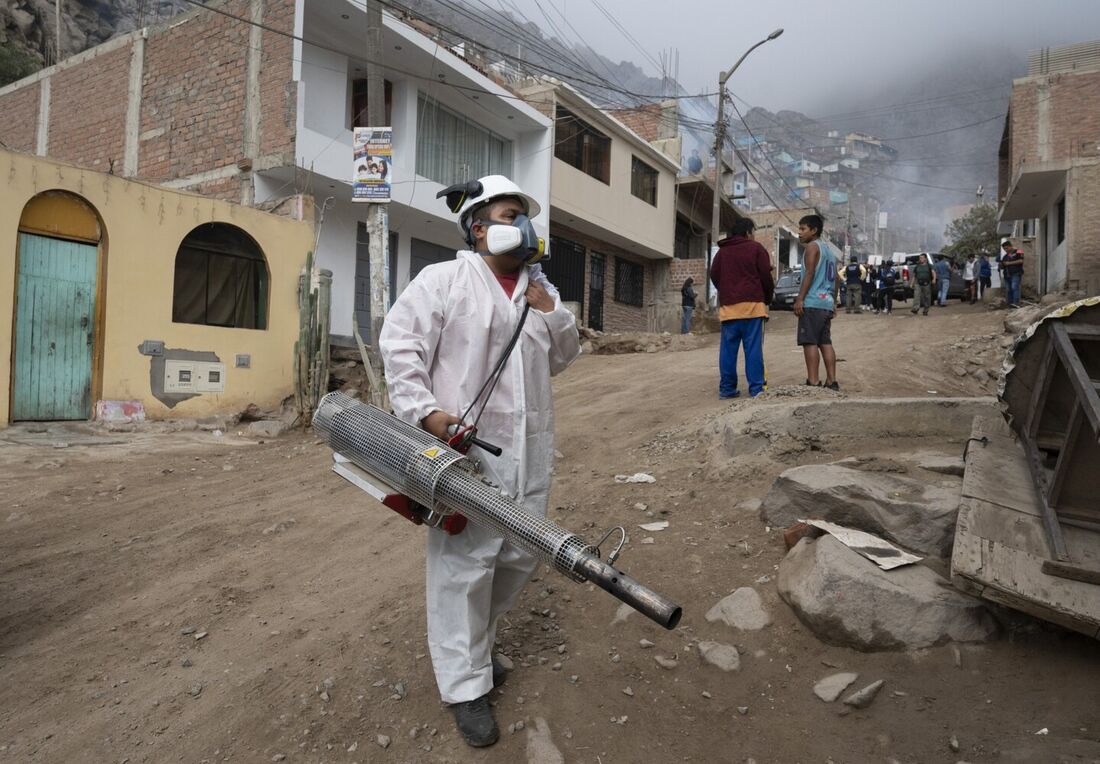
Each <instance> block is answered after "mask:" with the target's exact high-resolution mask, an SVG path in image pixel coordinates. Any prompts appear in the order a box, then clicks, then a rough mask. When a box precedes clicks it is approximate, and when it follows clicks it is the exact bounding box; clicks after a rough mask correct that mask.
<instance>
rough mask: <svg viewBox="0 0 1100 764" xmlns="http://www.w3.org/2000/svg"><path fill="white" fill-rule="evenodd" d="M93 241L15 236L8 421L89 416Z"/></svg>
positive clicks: (26, 234) (95, 259)
mask: <svg viewBox="0 0 1100 764" xmlns="http://www.w3.org/2000/svg"><path fill="white" fill-rule="evenodd" d="M97 261H98V257H97V249H96V247H95V245H94V244H80V243H78V242H75V241H66V240H63V239H53V238H49V237H47V236H37V235H34V234H29V233H21V234H19V275H18V287H17V288H18V291H17V297H16V299H17V305H16V311H15V341H14V344H15V363H14V365H13V368H12V372H13V378H12V412H11V418H12V420H13V421H49V420H62V419H90V418H91V415H92V350H93V347H94V345H95V300H96V264H97Z"/></svg>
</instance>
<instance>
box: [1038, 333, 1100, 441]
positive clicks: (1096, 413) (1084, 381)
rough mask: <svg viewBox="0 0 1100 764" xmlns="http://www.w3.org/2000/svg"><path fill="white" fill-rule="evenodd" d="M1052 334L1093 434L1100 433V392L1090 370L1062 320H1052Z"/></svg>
mask: <svg viewBox="0 0 1100 764" xmlns="http://www.w3.org/2000/svg"><path fill="white" fill-rule="evenodd" d="M1050 336H1051V339H1052V340H1053V341H1054V349H1055V350H1056V351H1057V352H1058V357H1059V358H1060V359H1061V361H1062V365H1063V366H1065V367H1066V371H1067V372H1068V373H1069V379H1070V382H1071V383H1072V384H1073V388H1074V390H1075V391H1076V393H1077V398H1078V400H1079V401H1080V403H1081V405H1082V406H1084V410H1085V417H1086V418H1087V419H1088V422H1089V426H1090V427H1092V432H1093V435H1094V436H1097V435H1100V394H1098V393H1097V392H1096V389H1095V388H1094V387H1093V385H1092V380H1091V379H1089V375H1088V372H1086V371H1085V367H1084V366H1083V365H1082V363H1081V358H1080V356H1078V355H1077V349H1076V348H1074V347H1073V343H1072V342H1071V341H1070V339H1069V335H1068V334H1067V333H1066V327H1065V326H1063V325H1062V324H1061V322H1054V321H1052V322H1050Z"/></svg>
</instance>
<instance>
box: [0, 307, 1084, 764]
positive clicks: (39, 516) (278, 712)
mask: <svg viewBox="0 0 1100 764" xmlns="http://www.w3.org/2000/svg"><path fill="white" fill-rule="evenodd" d="M1003 317H1004V314H1003V313H989V312H987V311H985V310H984V308H971V307H966V306H957V305H953V306H952V307H949V308H946V309H943V310H939V311H936V312H934V313H933V315H932V316H930V317H928V318H924V317H911V316H910V315H909V314H908V313H899V314H896V315H894V316H890V317H884V316H882V317H879V316H871V315H862V316H846V315H841V316H840V317H838V319H837V321H836V324H835V326H834V338H835V343H836V347H837V350H838V355H839V357H840V360H841V363H840V372H839V378H840V383H841V386H842V391H843V392H842V394H844V395H853V396H855V395H859V396H874V397H906V396H926V395H927V396H944V395H950V396H960V395H983V394H984V395H988V394H990V393H992V392H993V389H994V383H993V381H992V380H989V381H986V382H982V381H981V379H980V377H981V375H978V374H977V371H978V370H979V369H981V370H988V369H991V368H994V367H995V366H996V365H997V363H998V359H999V357H1000V353H1001V352H1002V351H1001V338H1002V337H1001V334H1000V323H1001V321H1002V319H1003ZM793 326H794V322H793V317H792V316H790V315H789V314H786V315H777V316H775V317H774V318H773V320H772V321H771V322H770V325H769V327H768V329H767V342H766V353H767V364H768V374H769V381H770V383H771V385H772V387H773V388H775V387H778V386H784V385H797V384H799V383H800V382H801V381H802V379H803V377H804V369H803V368H802V361H801V353H800V352H799V351H798V349H797V348H796V347H795V346H794V340H793ZM972 361H973V362H972ZM555 389H556V406H557V409H558V448H559V450H560V451H561V453H562V454H563V456H562V458H561V459H559V461H558V468H557V472H556V482H555V486H554V491H553V496H552V501H551V506H552V508H553V509H552V510H551V516H552V517H553V518H554V519H555V520H557V521H558V522H560V523H562V524H563V525H565V526H567V527H569V528H570V529H572V530H575V531H578V532H581V533H583V534H584V535H585V536H587V537H588V538H590V539H592V540H593V541H594V540H595V539H596V538H597V537H598V536H597V534H598V533H601V532H602V530H603V529H604V528H606V527H609V526H613V525H619V524H623V525H627V526H628V528H629V529H630V530H631V542H632V543H631V544H630V545H629V546H628V547H627V551H626V552H625V553H624V556H623V557H622V559H621V565H622V567H623V568H624V569H625V570H627V571H628V572H630V573H631V574H632V575H634V576H635V577H636V578H638V579H640V580H641V581H643V582H644V583H646V584H648V585H650V586H652V587H653V588H655V589H657V590H659V591H661V592H664V593H666V594H668V595H669V596H671V597H673V598H675V599H677V600H678V601H679V602H681V603H682V605H683V607H684V613H685V615H684V619H683V622H682V625H681V627H680V628H679V629H677V630H676V631H673V632H665V631H663V630H661V629H659V628H658V627H656V626H654V625H652V624H650V623H648V622H646V621H645V620H644V619H643V618H642V617H641V616H639V615H637V614H634V615H630V616H628V617H626V618H625V620H620V621H619V622H616V623H613V620H614V619H615V615H616V611H617V605H618V603H617V602H616V601H615V600H613V599H612V598H610V597H608V596H607V595H606V594H604V593H603V592H600V591H595V590H593V588H592V587H590V586H580V585H577V584H574V583H572V582H570V581H567V580H566V579H564V578H562V577H561V576H559V575H558V574H556V573H550V572H547V571H545V570H542V571H540V572H539V573H537V574H536V579H535V580H533V581H532V583H531V584H530V586H529V587H528V589H527V591H526V593H525V595H524V597H523V599H522V601H521V604H520V605H519V606H518V607H517V608H516V610H515V611H513V613H512V615H511V616H510V618H509V619H508V622H507V623H506V624H504V625H503V627H502V631H501V633H500V635H499V639H500V642H501V647H502V649H503V651H504V652H505V653H507V654H508V655H509V656H510V657H511V658H512V660H513V661H514V662H515V664H516V669H515V670H514V671H513V672H511V674H510V677H509V679H508V682H507V684H506V685H505V686H504V687H503V688H502V689H501V690H500V691H499V693H498V695H497V698H496V713H497V717H498V720H499V722H500V724H501V726H502V728H503V733H504V734H503V736H502V739H501V741H500V743H498V744H497V745H496V746H494V747H493V748H492V749H489V750H486V751H481V752H475V751H472V750H471V749H468V748H467V747H466V746H465V745H464V744H463V743H462V742H461V740H460V738H459V737H458V735H457V733H456V732H455V730H454V726H453V722H452V720H451V716H450V713H449V711H448V710H447V709H446V708H444V707H443V706H442V705H441V704H440V702H439V700H438V695H437V693H436V691H435V687H434V681H433V678H432V674H431V667H430V663H429V660H428V658H427V656H426V652H427V649H426V644H425V638H424V633H425V625H424V607H423V586H424V584H423V551H422V549H423V542H424V531H423V529H421V528H417V527H415V526H412V525H411V524H409V523H407V522H406V521H404V520H403V519H401V518H399V517H397V516H396V515H394V514H392V513H390V512H388V511H386V510H384V509H382V508H380V507H379V506H377V505H373V504H372V503H371V502H369V501H368V500H367V499H366V498H365V497H364V496H363V495H362V494H361V493H360V492H358V491H357V490H355V489H353V488H351V487H350V486H348V485H347V484H345V483H344V482H343V481H341V480H340V479H338V478H337V477H335V476H333V475H332V474H331V473H330V472H329V471H328V466H329V464H330V454H329V452H328V450H327V449H326V448H324V447H323V446H321V445H319V444H318V443H317V442H316V441H315V439H314V438H313V436H312V435H309V434H295V435H291V436H287V437H283V438H280V439H279V440H277V441H274V442H268V443H256V442H253V441H247V440H245V439H243V438H238V437H236V436H235V434H234V433H232V432H231V433H226V435H225V436H223V437H216V436H215V435H213V434H211V433H176V434H164V435H148V434H142V433H133V434H125V435H119V436H117V438H115V440H117V441H118V442H115V443H103V444H100V445H94V446H84V445H79V443H80V442H81V441H80V438H73V439H71V442H70V444H69V446H68V447H67V448H53V447H51V445H52V444H53V443H54V442H56V439H59V438H61V436H60V435H56V434H55V433H52V432H51V433H46V434H43V435H42V436H41V438H40V440H41V444H40V445H20V444H14V443H11V442H8V443H3V444H0V495H2V496H3V499H2V500H0V502H2V505H3V511H2V512H0V523H2V525H0V531H2V535H0V686H2V687H3V688H4V691H3V695H2V697H0V761H36V762H39V761H41V762H47V761H48V762H72V761H88V762H111V761H114V762H121V761H130V762H142V761H149V762H162V761H185V762H204V761H205V762H215V761H238V762H268V761H281V760H284V759H285V760H286V761H291V762H293V761H309V762H322V761H327V762H356V761H357V762H368V761H370V762H376V761H392V762H421V761H423V762H445V761H485V762H515V761H539V762H550V761H554V760H555V758H554V748H556V749H557V750H558V751H560V754H561V755H562V756H563V757H564V760H565V761H568V762H598V763H602V764H611V763H612V762H665V761H696V762H719V761H720V762H744V761H748V760H750V759H751V760H754V761H756V762H760V763H761V764H763V763H764V762H828V761H833V762H837V763H838V764H839V763H840V762H864V761H866V762H889V761H898V762H941V761H942V762H956V761H973V762H977V761H1074V762H1077V761H1100V723H1098V722H1097V718H1096V709H1097V708H1100V645H1097V643H1095V642H1093V641H1089V640H1086V639H1084V638H1081V637H1078V636H1075V635H1072V634H1068V633H1065V632H1062V631H1059V630H1057V629H1053V628H1050V627H1047V626H1045V625H1043V624H1041V623H1039V622H1035V621H1030V620H1027V619H1024V618H1012V619H1010V621H1009V626H1008V628H1006V631H1005V635H1004V636H1003V638H1002V639H1000V640H999V641H997V642H993V643H989V644H984V645H970V646H967V645H964V646H961V647H958V648H956V647H953V646H944V647H938V648H931V649H926V650H919V651H912V652H901V653H875V654H865V653H859V652H856V651H853V650H849V649H845V648H840V647H835V646H829V645H825V644H822V643H821V642H819V641H818V640H817V639H816V638H815V637H814V636H813V635H812V634H810V633H809V632H808V631H807V629H806V628H805V627H803V626H802V625H801V624H800V623H799V622H798V620H797V619H796V618H795V617H794V616H793V615H792V613H791V612H790V610H789V609H788V608H787V607H786V606H785V605H784V604H783V603H782V601H781V600H779V598H778V595H777V594H776V591H775V583H774V576H775V569H776V566H777V564H778V562H779V561H780V559H782V557H783V554H784V551H785V550H784V547H783V544H782V540H781V538H780V537H779V535H778V534H777V533H776V532H775V531H771V532H769V531H768V530H766V529H765V527H764V526H763V524H762V523H761V522H760V520H759V519H758V517H757V516H756V515H755V514H750V513H745V512H743V511H737V510H735V509H734V507H735V505H736V504H737V503H739V502H740V501H742V500H744V499H747V498H752V497H761V496H763V495H764V493H765V492H766V491H767V489H768V486H769V485H770V484H771V482H772V481H773V480H774V478H775V476H776V474H778V471H779V470H781V469H783V468H785V467H787V466H791V465H793V464H798V463H804V462H811V461H812V462H824V461H833V460H836V459H840V458H842V457H844V456H849V455H877V456H881V455H884V454H885V455H888V454H890V453H894V452H898V451H903V450H905V449H906V448H910V447H911V444H909V443H907V442H905V439H896V440H892V441H888V442H863V443H852V444H849V447H846V448H836V449H833V450H831V451H829V452H822V451H807V452H806V453H803V454H792V455H790V457H789V458H788V459H787V460H786V462H785V463H782V464H780V463H768V464H764V465H763V466H754V467H753V468H752V469H742V470H739V471H738V470H734V471H727V472H721V471H716V470H715V469H714V465H713V461H712V457H713V453H712V452H711V451H710V450H708V449H709V445H708V443H707V442H706V440H705V438H703V437H701V436H700V435H699V434H698V432H699V431H698V430H697V429H695V430H693V429H692V427H693V423H702V422H706V421H707V420H708V419H709V418H713V417H715V416H717V415H719V414H720V413H721V412H723V411H725V410H727V409H728V408H729V404H728V402H724V401H719V400H718V399H717V394H716V393H717V353H716V348H715V338H714V337H710V338H708V339H707V342H706V345H705V346H704V347H702V348H700V349H698V350H693V351H689V352H679V353H671V352H661V353H652V354H634V355H623V356H590V357H584V358H582V359H580V360H579V361H578V362H577V363H576V364H575V365H574V366H573V367H572V368H571V369H570V370H568V371H567V372H566V373H565V374H564V375H563V376H561V377H560V378H558V380H557V382H556V385H555ZM779 392H780V393H782V392H789V393H790V394H792V395H813V396H822V397H826V396H830V395H834V394H833V393H829V392H827V391H820V390H815V391H807V390H805V389H800V390H790V389H788V390H780V391H779ZM777 395H778V393H772V394H771V397H772V398H775V397H777ZM758 403H760V404H763V403H766V399H765V400H761V399H758V400H757V401H737V402H735V404H734V405H736V406H752V405H757V404H758ZM12 432H22V431H20V430H13V431H12ZM662 433H663V434H662ZM11 434H12V433H3V432H0V439H2V438H4V437H8V438H9V440H11V439H12V438H11V437H10V436H11ZM16 439H18V438H16ZM939 445H940V447H941V448H942V450H943V451H944V452H957V451H958V450H959V449H960V448H961V444H959V443H943V444H939ZM754 464H755V463H754ZM639 471H644V472H649V473H651V474H652V475H654V476H655V477H656V478H657V482H656V483H654V484H648V485H644V484H643V485H620V484H616V483H615V482H614V479H613V476H614V475H615V474H619V473H634V472H639ZM720 474H722V475H725V477H722V478H720V477H718V475H720ZM731 475H735V476H736V477H730V476H731ZM639 504H644V505H645V506H646V509H645V510H641V509H638V508H636V505H639ZM647 513H648V514H647ZM650 515H651V516H652V518H651V517H650ZM651 519H667V520H669V522H670V527H669V528H668V529H667V530H665V531H661V532H657V533H652V534H645V533H644V532H642V531H639V530H637V528H636V527H635V526H637V525H638V524H639V523H641V522H646V521H651ZM645 535H651V536H652V538H653V543H651V544H642V543H641V540H642V538H643V536H645ZM740 586H753V587H755V588H756V589H757V590H758V591H759V592H760V594H761V596H762V597H763V600H764V605H765V607H766V609H767V610H768V611H769V612H770V613H771V615H772V618H773V623H772V625H771V626H769V627H767V628H765V629H762V630H760V631H755V632H734V631H733V630H731V629H730V628H729V627H726V626H724V625H722V624H715V623H708V622H707V621H705V620H704V618H703V614H704V613H705V612H706V610H707V609H709V608H710V607H711V605H713V604H714V603H715V602H716V601H717V600H718V599H720V598H721V597H723V596H725V595H726V594H728V593H729V592H731V591H733V590H734V589H736V588H737V587H740ZM643 639H646V640H650V641H652V642H653V643H655V645H654V646H653V647H651V648H643V647H641V646H640V640H643ZM701 639H717V640H719V641H725V642H729V643H732V644H735V645H736V646H737V647H738V649H739V651H740V653H741V669H740V671H739V672H736V673H728V674H726V673H722V672H720V671H718V670H717V669H715V668H714V667H712V666H709V665H706V664H703V663H702V662H701V661H700V660H699V659H698V656H697V654H696V651H695V644H696V643H697V641H698V640H701ZM655 655H660V656H662V657H663V658H665V659H674V660H675V661H676V664H675V666H674V667H673V668H671V669H666V668H662V667H661V666H660V665H658V663H657V662H656V661H655ZM669 665H671V664H669ZM832 667H839V668H843V669H845V670H851V671H856V672H859V674H860V679H861V681H862V680H864V679H865V680H866V683H869V682H871V681H874V680H875V679H885V680H886V687H885V689H884V690H883V692H882V693H881V694H880V696H879V698H878V700H876V702H875V704H874V705H872V706H871V707H870V708H869V709H867V710H864V711H857V712H853V713H851V714H849V715H846V716H842V715H838V713H837V708H836V706H834V705H826V704H824V703H822V702H821V701H819V700H818V699H817V698H815V697H814V696H813V694H812V692H811V689H812V687H813V684H814V682H816V681H817V680H818V679H820V678H821V677H823V676H825V675H826V674H829V673H832V672H834V671H836V670H838V669H837V668H832ZM627 690H629V692H627ZM538 720H544V722H543V723H541V724H540V723H539V721H538ZM517 727H522V729H519V730H516V728H517ZM1044 728H1045V729H1046V730H1047V731H1048V732H1047V733H1046V734H1042V735H1037V734H1036V733H1037V732H1038V731H1039V730H1040V729H1044ZM511 730H516V731H515V732H512V731H511ZM545 735H549V741H550V742H552V746H550V747H547V746H543V747H541V748H540V747H539V746H540V741H543V742H546V739H545ZM379 736H384V737H382V738H380V737H379ZM952 736H955V737H956V739H957V741H958V744H959V751H958V752H956V751H953V750H952V749H951V747H950V746H949V741H950V740H951V738H952ZM380 742H383V743H386V744H387V747H382V746H381V745H380ZM540 751H541V753H540ZM547 751H549V753H547Z"/></svg>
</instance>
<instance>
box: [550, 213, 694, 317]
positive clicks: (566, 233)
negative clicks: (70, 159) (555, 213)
mask: <svg viewBox="0 0 1100 764" xmlns="http://www.w3.org/2000/svg"><path fill="white" fill-rule="evenodd" d="M550 234H551V235H552V236H561V237H562V238H565V239H569V240H571V241H574V242H576V243H577V244H580V245H581V246H583V247H584V248H585V255H584V295H585V301H584V310H583V313H582V316H581V322H582V323H583V324H584V325H585V326H587V325H588V319H589V311H590V310H591V307H592V306H591V304H590V302H589V299H588V296H589V289H590V287H591V278H592V253H593V252H598V253H599V254H601V255H603V256H604V263H605V267H604V283H603V330H604V331H605V332H644V331H649V330H650V329H651V328H656V329H657V330H660V331H665V330H667V326H664V324H665V323H667V322H666V321H662V320H660V317H659V316H658V313H660V312H661V310H662V308H661V307H660V306H663V305H664V304H665V303H666V302H667V294H666V293H667V289H666V288H665V284H666V283H667V274H668V267H669V266H668V261H654V260H649V259H647V258H644V257H639V256H638V255H635V254H632V253H630V252H628V251H626V250H624V249H622V248H620V247H617V246H615V245H614V244H611V243H609V242H605V241H603V240H601V239H597V238H596V237H594V236H588V235H587V234H583V233H581V232H580V231H575V230H573V229H572V228H569V227H567V226H563V225H559V224H557V223H553V222H551V224H550ZM616 257H621V258H622V259H624V260H628V261H630V262H632V263H637V264H639V265H641V266H642V269H643V270H642V279H643V281H642V307H640V308H639V307H636V306H634V305H625V304H623V303H621V302H616V301H615V258H616ZM658 285H659V286H660V288H658ZM676 288H677V293H678V291H679V286H677V287H676ZM676 304H677V305H678V304H679V303H676ZM653 321H656V323H657V325H656V326H653ZM662 327H663V328H662Z"/></svg>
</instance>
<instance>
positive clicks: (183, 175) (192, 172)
mask: <svg viewBox="0 0 1100 764" xmlns="http://www.w3.org/2000/svg"><path fill="white" fill-rule="evenodd" d="M218 7H219V8H220V9H221V10H224V11H226V12H227V13H229V14H232V15H234V16H239V17H243V18H249V19H254V20H257V21H259V22H260V23H262V24H263V25H265V26H267V27H271V28H272V29H277V30H281V31H285V32H293V31H294V7H295V2H294V0H224V1H223V2H221V3H220V4H219V5H218ZM251 51H255V52H251ZM292 58H293V41H292V40H291V39H290V38H288V37H286V36H284V35H281V34H277V33H275V32H273V31H270V30H268V29H260V28H258V27H255V26H253V25H251V24H249V23H246V22H243V21H239V20H237V19H234V18H230V17H228V16H226V15H223V14H219V13H216V12H214V11H213V10H210V9H206V8H197V9H195V10H194V11H191V12H189V13H186V14H183V15H181V16H177V17H175V18H173V19H172V20H171V21H168V22H166V23H164V24H161V25H159V26H156V27H151V28H146V29H144V30H138V31H136V32H132V33H130V34H127V35H123V36H121V37H117V38H114V39H112V40H109V41H108V42H106V43H104V44H102V45H100V46H98V47H96V48H93V49H91V50H88V51H85V52H84V53H81V54H78V55H76V56H73V57H71V58H69V59H66V60H64V61H62V62H60V63H59V64H58V65H56V66H52V67H49V68H47V69H44V70H42V71H41V72H38V73H36V74H34V75H31V76H30V77H27V78H24V79H23V80H20V81H19V82H16V83H13V84H11V85H9V86H7V87H4V88H0V140H3V141H4V142H5V143H6V144H8V145H9V146H11V147H12V148H16V149H22V150H25V151H36V152H37V153H39V154H45V155H48V156H52V157H56V158H59V159H64V160H66V161H71V162H73V163H75V164H77V165H80V166H82V167H88V168H91V169H95V170H100V171H106V172H113V173H114V174H117V175H124V176H130V177H137V178H141V179H144V180H150V181H155V182H158V183H167V184H169V185H171V186H172V187H175V188H186V189H188V190H191V191H196V192H198V193H201V194H204V195H208V196H215V197H219V198H224V199H229V200H234V201H238V202H245V203H251V201H252V199H251V185H252V184H251V177H250V175H249V171H250V169H254V170H264V169H271V168H273V167H279V166H288V165H292V164H293V163H294V141H295V126H296V119H297V117H296V103H297V92H296V86H295V83H294V82H293V61H292ZM43 89H45V90H46V91H47V96H48V97H46V98H43V97H41V92H42V90H43ZM43 130H44V131H45V134H44V135H43ZM32 131H33V135H32ZM239 165H241V166H239Z"/></svg>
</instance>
